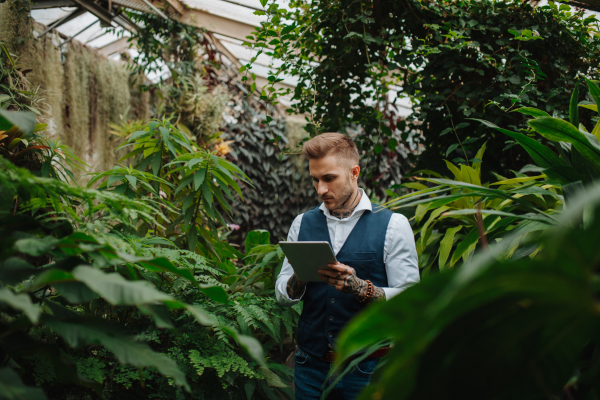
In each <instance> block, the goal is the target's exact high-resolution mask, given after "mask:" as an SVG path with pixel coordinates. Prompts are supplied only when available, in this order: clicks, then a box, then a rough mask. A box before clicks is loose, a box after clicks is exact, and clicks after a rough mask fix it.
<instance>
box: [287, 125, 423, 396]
mask: <svg viewBox="0 0 600 400" xmlns="http://www.w3.org/2000/svg"><path fill="white" fill-rule="evenodd" d="M302 154H303V155H304V156H305V157H306V158H307V159H308V160H309V161H308V164H309V169H310V175H311V177H312V179H313V183H314V185H315V189H316V190H317V193H318V195H319V197H320V198H321V200H323V203H322V204H321V206H320V207H317V208H314V209H312V210H310V211H307V212H306V213H304V214H301V215H299V216H297V217H296V219H295V220H294V222H293V223H292V226H291V228H290V231H289V234H288V241H290V242H295V241H327V242H329V243H330V244H331V247H332V249H333V251H334V253H335V254H336V258H337V260H338V263H337V264H330V265H329V267H330V268H331V269H332V270H319V277H320V279H321V280H323V282H308V283H307V282H302V281H300V280H299V279H298V278H297V277H296V275H295V274H294V270H293V269H292V266H291V265H290V264H289V263H288V261H287V259H286V260H285V261H284V263H283V267H282V269H281V273H280V274H279V276H278V278H277V283H276V286H275V287H276V290H275V293H276V296H277V300H278V301H279V302H280V303H281V304H282V305H285V306H291V305H293V304H296V303H298V302H299V301H301V300H302V301H304V307H303V311H302V316H301V317H300V322H299V324H298V338H297V342H298V348H297V351H296V354H295V371H294V383H295V396H296V399H297V400H310V399H320V397H321V394H322V388H323V386H325V387H327V386H329V384H330V382H325V377H326V376H327V374H328V373H329V370H330V367H331V362H332V361H333V358H334V348H335V338H336V336H337V335H338V333H339V332H340V331H341V330H342V328H343V327H344V325H345V324H346V323H347V322H348V321H349V320H350V319H351V318H352V317H353V316H354V315H356V313H357V312H359V311H360V310H361V309H362V308H364V307H365V306H366V305H368V304H370V303H373V302H376V301H385V300H386V299H388V300H389V299H390V298H391V297H392V296H394V295H396V294H398V293H400V292H401V291H402V290H403V289H404V288H406V287H407V286H409V285H411V284H413V283H416V282H418V281H419V268H418V264H417V253H416V250H415V241H414V236H413V233H412V230H411V228H410V225H409V223H408V220H407V219H406V218H405V217H404V216H403V215H400V214H395V213H393V212H391V211H389V210H387V209H382V208H381V207H376V206H373V205H372V204H371V202H370V201H369V199H368V198H367V196H366V195H365V193H364V191H363V190H362V189H360V188H359V187H358V176H359V173H360V167H359V166H358V158H359V157H358V151H357V149H356V145H355V144H354V142H352V140H351V139H350V138H349V137H348V136H346V135H342V134H340V133H324V134H321V135H318V136H316V137H314V138H312V139H310V140H309V141H307V142H306V143H305V144H304V149H303V151H302ZM385 353H386V349H381V350H379V351H377V352H375V353H374V354H373V355H372V357H370V358H367V359H365V360H364V361H362V362H360V363H359V364H358V366H357V369H356V370H354V371H353V372H351V373H349V374H348V375H346V376H344V377H343V378H342V380H341V381H340V382H339V383H338V384H336V387H335V388H334V390H333V391H332V392H331V397H330V398H339V399H344V400H346V399H354V398H355V397H356V396H357V395H358V393H359V392H360V391H361V390H362V388H364V386H365V385H367V384H368V383H369V381H370V379H371V374H372V373H373V371H374V369H375V367H376V366H377V363H378V361H379V359H380V357H381V356H382V355H384V354H385Z"/></svg>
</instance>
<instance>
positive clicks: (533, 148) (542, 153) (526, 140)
mask: <svg viewBox="0 0 600 400" xmlns="http://www.w3.org/2000/svg"><path fill="white" fill-rule="evenodd" d="M473 120H474V121H479V122H481V123H483V124H484V125H486V126H489V127H490V128H494V129H496V130H497V131H500V132H502V133H504V134H505V135H507V136H510V137H511V138H513V139H515V140H516V141H517V142H519V144H520V145H521V146H523V148H524V149H525V151H527V153H528V154H529V155H530V156H531V158H532V159H533V161H535V163H536V164H537V165H539V166H540V167H542V168H550V167H554V166H557V165H565V163H564V161H563V160H561V159H560V157H558V156H557V155H556V153H554V152H553V151H552V150H550V149H549V148H548V147H546V146H544V145H543V144H541V143H539V142H538V141H536V140H535V139H532V138H530V137H528V136H525V135H523V134H522V133H518V132H512V131H509V130H506V129H502V128H500V127H498V126H496V125H494V124H492V123H491V122H489V121H485V120H482V119H473Z"/></svg>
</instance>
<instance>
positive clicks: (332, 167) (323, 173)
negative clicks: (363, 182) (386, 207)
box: [308, 155, 360, 210]
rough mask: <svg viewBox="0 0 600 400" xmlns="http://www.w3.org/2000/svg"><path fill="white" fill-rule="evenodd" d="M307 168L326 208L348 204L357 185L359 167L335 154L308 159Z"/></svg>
mask: <svg viewBox="0 0 600 400" xmlns="http://www.w3.org/2000/svg"><path fill="white" fill-rule="evenodd" d="M308 168H309V170H310V176H311V177H312V179H313V184H314V185H315V189H316V191H317V194H318V195H319V197H320V198H321V200H322V201H323V203H324V204H325V207H327V209H328V210H337V209H339V208H342V207H344V206H345V205H349V204H350V203H351V202H352V200H353V199H351V198H350V197H352V194H353V193H354V189H355V187H356V185H357V179H358V173H359V171H360V167H359V166H358V165H355V166H353V167H350V166H349V165H348V163H347V162H343V161H342V160H340V159H338V158H337V157H336V156H335V155H328V156H325V157H323V158H319V159H314V160H309V161H308Z"/></svg>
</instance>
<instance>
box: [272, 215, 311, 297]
mask: <svg viewBox="0 0 600 400" xmlns="http://www.w3.org/2000/svg"><path fill="white" fill-rule="evenodd" d="M302 215H304V214H300V215H298V216H297V217H296V219H294V222H292V226H291V227H290V231H289V232H288V237H287V241H288V242H297V241H298V234H299V233H300V224H301V223H302ZM293 274H294V269H293V268H292V265H291V264H290V263H289V262H288V259H287V257H286V258H285V260H283V266H282V267H281V272H279V275H278V276H277V281H276V282H275V297H276V298H277V301H278V302H279V304H281V305H282V306H284V307H290V306H293V305H294V304H296V303H298V302H299V301H300V300H302V297H303V296H304V292H303V293H302V296H300V298H298V299H291V298H290V297H289V296H288V294H287V282H288V280H289V279H290V277H291V276H292V275H293ZM304 290H305V291H306V288H305V289H304Z"/></svg>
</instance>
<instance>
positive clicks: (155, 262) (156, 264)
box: [139, 257, 198, 284]
mask: <svg viewBox="0 0 600 400" xmlns="http://www.w3.org/2000/svg"><path fill="white" fill-rule="evenodd" d="M139 264H140V265H141V266H142V267H144V268H146V269H147V270H149V271H155V272H160V271H166V272H170V273H173V274H175V275H177V276H181V277H182V278H185V279H187V280H189V281H191V282H194V283H196V284H197V283H198V282H197V281H196V278H195V277H194V274H193V272H192V271H190V270H189V269H187V268H177V267H176V266H174V265H173V264H172V263H171V262H170V261H169V260H167V259H166V258H164V257H159V258H154V259H152V260H144V261H140V262H139Z"/></svg>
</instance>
